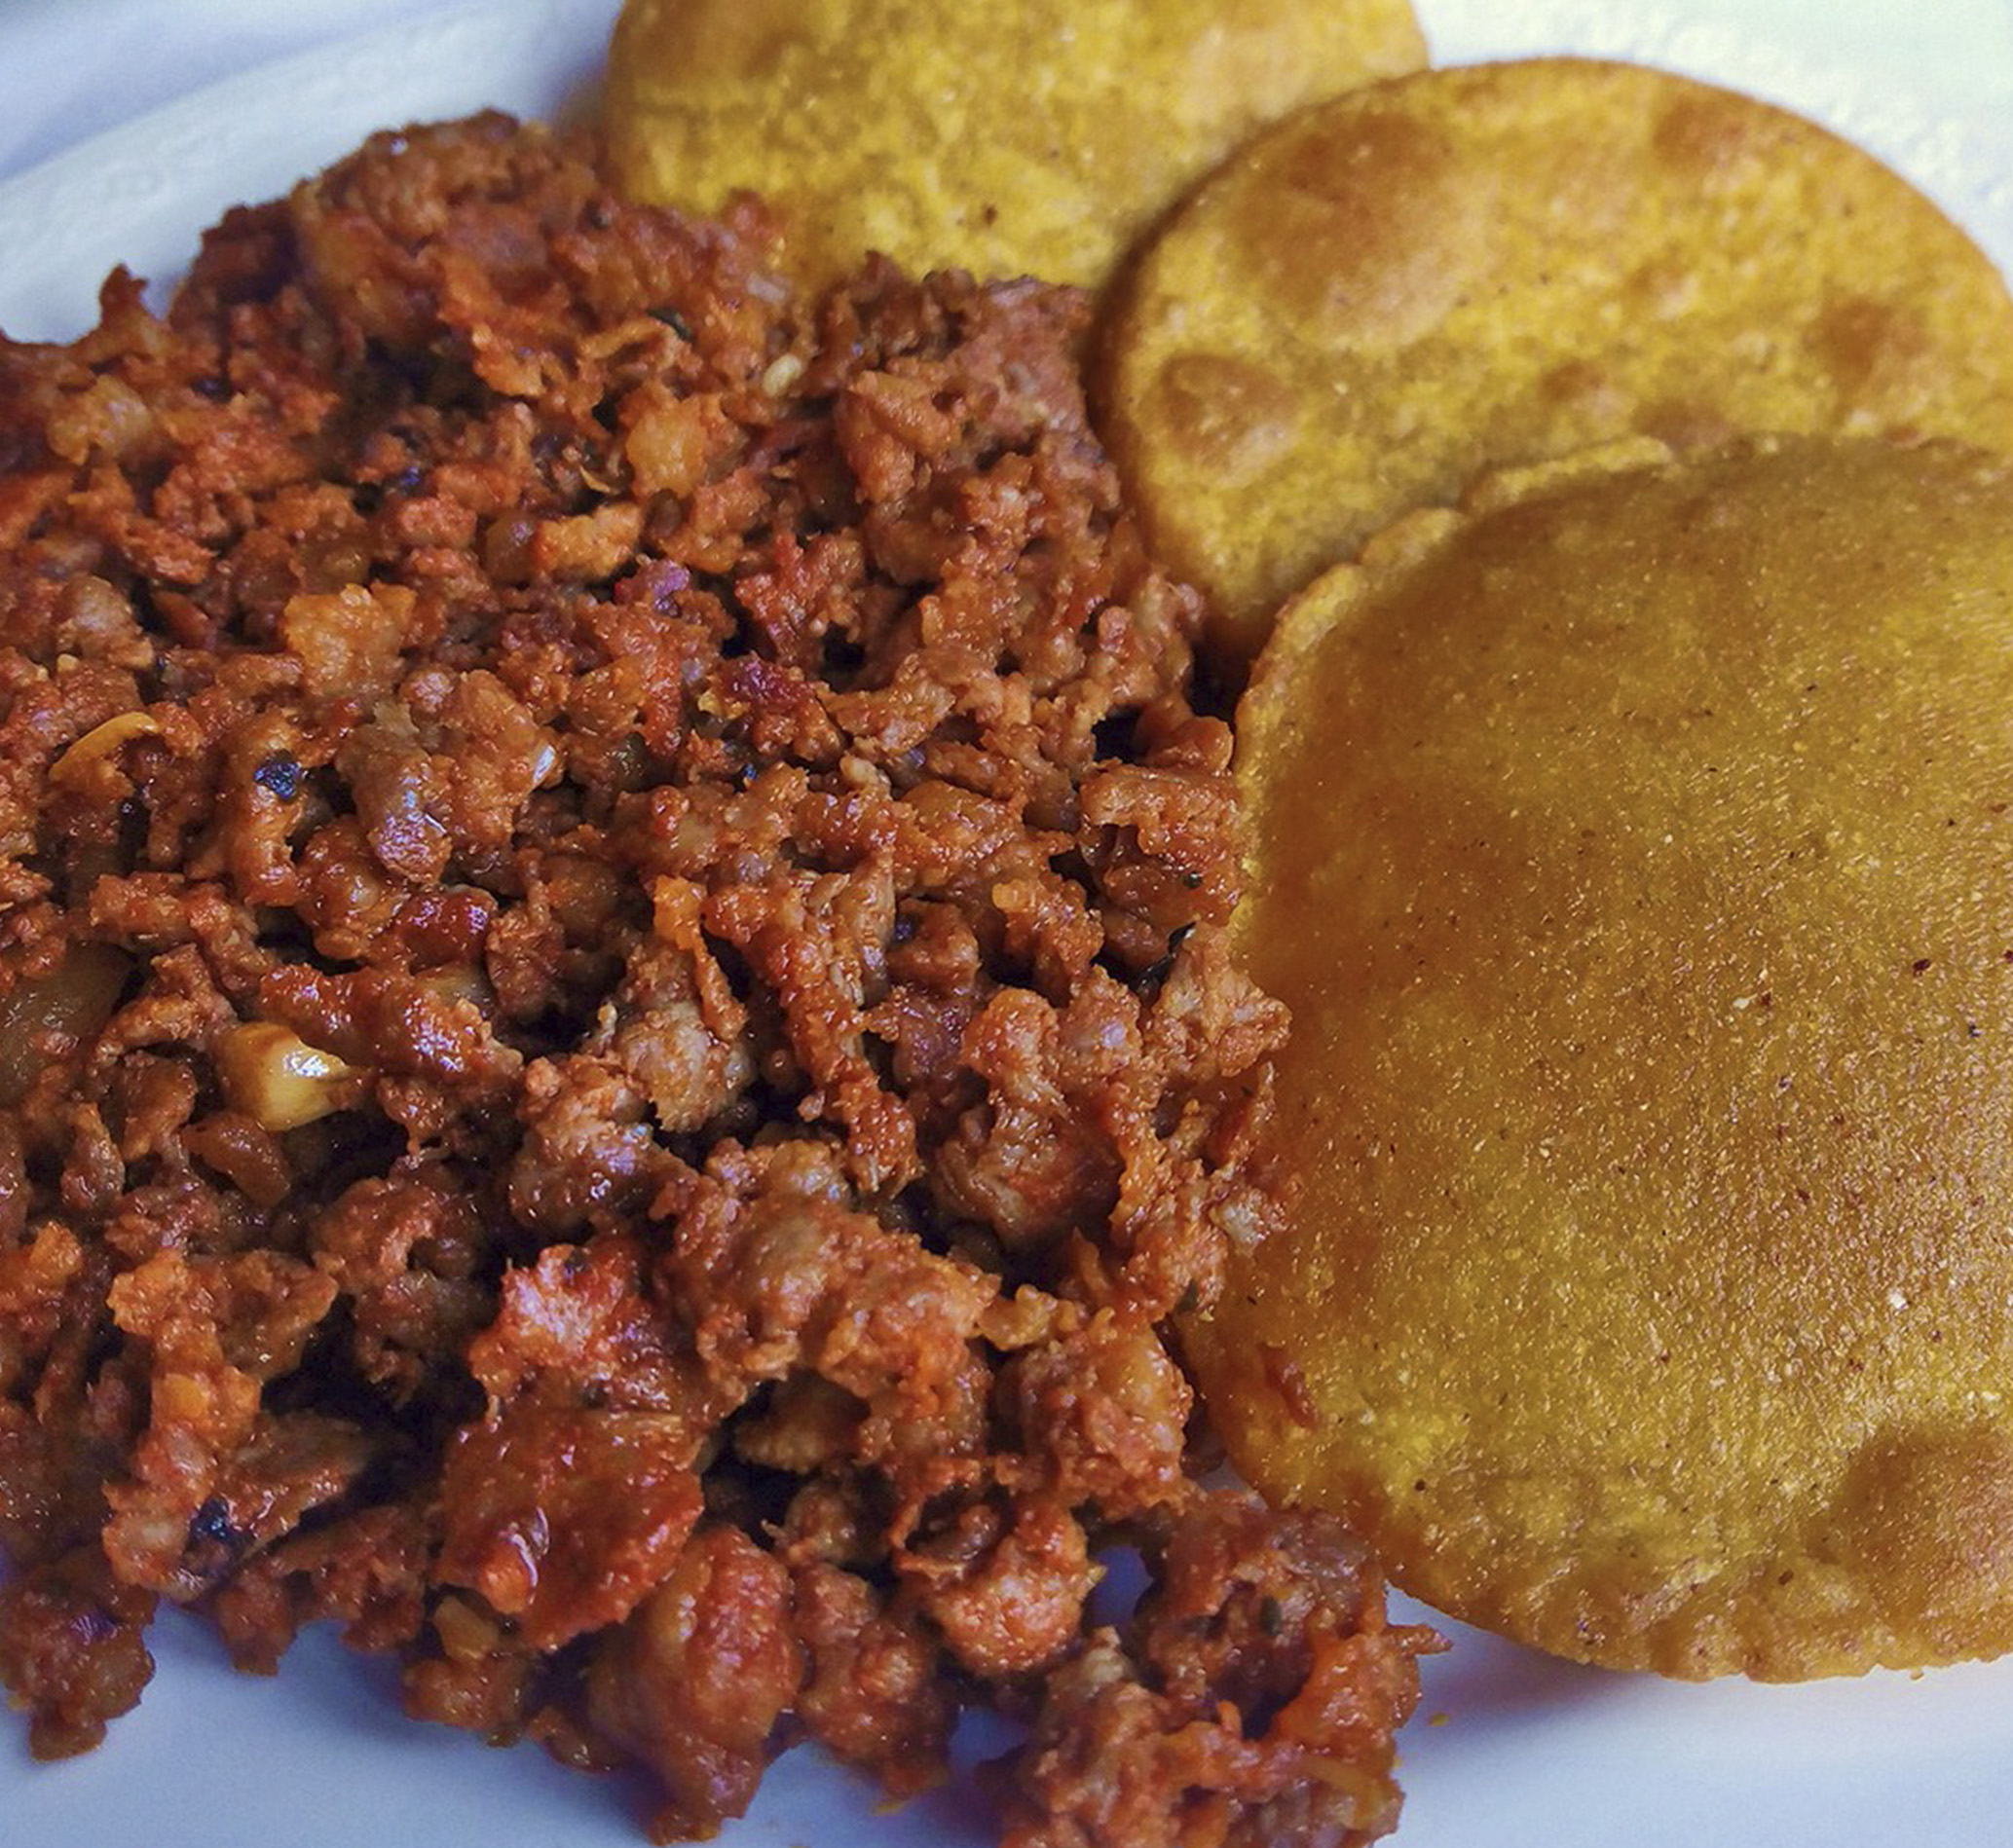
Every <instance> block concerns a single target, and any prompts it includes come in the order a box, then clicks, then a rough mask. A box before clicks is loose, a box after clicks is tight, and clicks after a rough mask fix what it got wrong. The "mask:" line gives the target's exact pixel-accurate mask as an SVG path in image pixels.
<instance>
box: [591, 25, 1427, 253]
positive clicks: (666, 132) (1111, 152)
mask: <svg viewBox="0 0 2013 1848" xmlns="http://www.w3.org/2000/svg"><path fill="white" fill-rule="evenodd" d="M1425 55H1426V54H1425V44H1424V41H1423V40H1422V39H1421V37H1420V33H1419V27H1418V22H1417V20H1416V19H1415V18H1414V17H1413V14H1412V10H1411V8H1410V6H1409V5H1408V4H1406V3H1405V0H1332V3H1329V4H1323V5H1320V6H1310V5H1308V4H1306V0H1016V4H1014V5H1011V6H1004V5H974V6H952V5H949V4H940V3H939V0H629V4H628V5H626V6H625V7H624V8H623V11H622V14H621V17H620V19H619V20H618V21H617V24H616V27H615V38H614V43H613V45H612V47H611V52H610V64H609V74H608V89H607V94H606V105H605V117H606V122H607V127H608V131H609V134H610V137H611V145H612V149H613V153H614V157H615V166H616V170H617V173H618V174H619V176H620V179H621V181H622V184H623V186H624V188H625V190H627V191H628V192H629V193H631V194H632V195H634V196H635V197H637V198H640V199H645V200H650V201H653V202H656V203H668V204H674V205H679V206H683V207H687V208H690V209H697V210H702V211H704V210H712V209H714V208H715V207H717V206H718V205H720V204H721V203H722V202H723V201H724V200H725V198H726V197H727V194H729V193H730V192H732V191H733V190H734V189H736V188H750V189H753V190H755V191H757V192H759V193H761V194H762V195H763V196H764V198H765V199H767V200H768V201H769V202H770V203H772V204H773V205H774V206H775V207H776V209H777V211H778V212H779V214H780V216H781V219H782V222H783V226H784V230H785V234H786V261H787V264H788V266H789V267H790V268H791V269H792V270H794V271H795V272H796V273H798V274H799V275H800V276H801V277H807V278H809V279H810V280H812V281H824V280H829V279H830V278H832V277H835V276H837V275H839V273H841V272H843V271H845V270H847V269H849V268H851V267H852V266H853V265H854V264H855V263H856V262H857V260H858V259H859V257H860V256H861V255H862V254H863V253H864V252H865V251H867V250H869V249H876V250H881V251H884V252H886V253H887V254H888V255H890V256H892V257H894V258H896V259H897V260H898V261H899V262H901V263H902V264H903V265H904V266H905V267H907V268H909V269H911V270H913V271H915V272H918V273H920V272H923V271H928V270H937V269H944V268H948V267H956V268H962V269H967V270H970V271H972V272H974V273H975V274H976V275H979V276H980V277H993V276H1018V275H1022V274H1031V275H1036V276H1040V277H1044V278H1046V279H1048V280H1050V281H1056V282H1071V283H1078V284H1082V285H1085V286H1096V285H1098V284H1100V283H1101V282H1102V281H1103V280H1104V278H1105V277H1106V276H1107V275H1108V273H1109V272H1110V271H1111V269H1112V267H1113V265H1114V264H1115V263H1116V262H1117V261H1118V260H1119V259H1120V257H1121V256H1122V255H1123V254H1124V252H1125V251H1126V250H1127V249H1128V248H1129V247H1130V246H1131V245H1132V244H1133V242H1134V241H1135V240H1137V238H1138V237H1139V236H1140V234H1141V233H1142V232H1143V231H1144V230H1145V228H1146V227H1147V225H1148V224H1149V223H1150V222H1151V221H1152V219H1153V218H1154V217H1155V216H1156V215H1157V214H1158V213H1160V212H1161V211H1162V210H1163V209H1164V208H1165V207H1166V206H1167V205H1169V204H1170V203H1172V202H1173V201H1174V197H1175V196H1176V195H1177V194H1178V193H1179V192H1180V191H1181V190H1182V189H1183V188H1184V187H1185V186H1187V185H1188V184H1189V183H1190V182H1191V181H1192V180H1194V179H1196V178H1197V177H1199V176H1200V175H1201V173H1202V172H1203V171H1205V170H1206V169H1207V168H1208V167H1210V166H1212V165H1214V164H1215V163H1216V162H1217V161H1218V160H1220V159H1221V158H1222V157H1223V156H1224V155H1225V154H1227V153H1228V152H1229V151H1230V149H1231V148H1232V147H1233V146H1234V145H1235V144H1237V143H1238V142H1239V141H1241V140H1243V139H1244V138H1245V137H1246V136H1248V135H1249V133H1250V132H1251V131H1252V130H1253V129H1256V128H1257V127H1258V126H1259V125H1260V124H1263V123H1266V122H1269V121H1271V120H1272V119H1274V118H1275V117H1277V116H1279V115H1281V114H1283V113H1285V112H1286V111H1287V110H1290V109H1294V108H1297V107H1299V106H1300V105H1302V104H1304V103H1308V102H1311V101H1313V100H1315V99H1317V98H1321V97H1325V96H1329V95H1332V94H1334V93H1335V92H1339V91H1343V90H1346V89H1348V88H1350V87H1351V86H1353V85H1356V84H1359V83H1362V82H1364V81H1366V80H1367V79H1370V78H1375V77H1386V76H1392V75H1395V74H1397V73H1399V72H1403V71H1408V70H1413V69H1416V68H1417V67H1418V66H1419V65H1420V64H1422V63H1423V62H1424V61H1425Z"/></svg>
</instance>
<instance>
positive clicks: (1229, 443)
mask: <svg viewBox="0 0 2013 1848" xmlns="http://www.w3.org/2000/svg"><path fill="white" fill-rule="evenodd" d="M1100 395H1101V397H1102V399H1103V401H1104V421H1105V424H1106V426H1107V427H1106V434H1107V439H1108V441H1109V442H1110V444H1111V446H1112V447H1113V449H1114V451H1115V452H1116V454H1117V456H1118V458H1119V460H1120V462H1121V465H1122V467H1123V469H1124V471H1125V473H1126V475H1127V476H1128V478H1129V483H1130V486H1131V487H1132V489H1133V491H1134V493H1135V494H1136V496H1137V498H1138V499H1140V501H1141V502H1142V504H1143V506H1144V508H1145V511H1146V513H1147V516H1148V519H1149V521H1150V524H1151V527H1152V529H1153V532H1154V535H1155V537H1156V539H1157V541H1158V543H1159V545H1160V547H1161V549H1162V551H1163V553H1164V554H1165V555H1166V556H1167V557H1168V558H1169V559H1170V560H1171V561H1172V562H1173V564H1174V566H1175V568H1176V569H1177V570H1179V571H1180V572H1181V573H1184V574H1185V575H1187V576H1188V577H1190V578H1191V579H1192V580H1193V581H1195V582H1197V583H1199V584H1200V585H1201V586H1202V587H1203V588H1204V589H1205V590H1207V591H1208V592H1210V594H1211V595H1212V599H1213V600H1214V602H1215V603H1216V605H1217V606H1218V614H1217V627H1216V632H1215V639H1216V642H1217V644H1218V646H1219V647H1221V648H1222V649H1223V650H1224V651H1225V652H1226V653H1227V654H1228V655H1230V656H1231V657H1232V658H1233V659H1236V660H1246V659H1249V656H1250V655H1252V654H1254V653H1255V652H1256V650H1257V648H1258V647H1259V646H1260V645H1261V644H1262V643H1263V641H1264V638H1265V635H1266V633H1267V630H1268V628H1269V625H1270V622H1271V618H1272V612H1273V610H1275V608H1276V607H1277V605H1278V604H1279V602H1280V600H1281V599H1282V598H1283V597H1285V596H1286V595H1288V594H1289V593H1291V592H1292V591H1295V590H1297V589H1298V588H1300V587H1301V586H1302V585H1303V584H1305V583H1306V582H1307V580H1308V579H1309V578H1310V577H1312V576H1313V575H1314V573H1316V572H1317V571H1319V570H1321V569H1322V568H1323V567H1324V566H1326V565H1329V564H1332V563H1334V562H1336V561H1337V560H1339V559H1343V558H1346V557H1348V556H1349V555H1350V554H1352V553H1353V552H1354V551H1355V549H1356V548H1357V546H1359V545H1360V544H1361V542H1362V541H1363V540H1364V539H1365V538H1367V537H1368V536H1369V535H1370V534H1372V533H1374V532H1376V531H1377V530H1378V529H1379V528H1381V527H1383V526H1384V525H1386V524H1387V523H1388V522H1390V521H1391V520H1393V519H1395V518H1397V517H1398V515H1399V514H1400V513H1402V512H1404V511H1406V510H1407V509H1408V508H1411V507H1413V506H1417V505H1420V504H1423V503H1444V502H1447V501H1449V500H1451V499H1453V498H1454V497H1455V496H1456V495H1457V494H1458V493H1459V491H1460V489H1461V487H1462V486H1463V484H1464V483H1466V482H1467V481H1469V480H1470V479H1472V477H1473V476H1474V475H1475V474H1476V473H1477V472H1478V471H1480V470H1482V469H1484V468H1486V467H1493V466H1502V465H1513V464H1518V463H1523V462H1537V461H1542V460H1545V459H1547V458H1551V457H1557V456H1561V455H1564V454H1567V453H1569V452H1571V451H1572V450H1574V449H1577V448H1580V447H1583V446H1584V445H1588V444H1592V443H1598V442H1604V441H1609V440H1612V439H1615V438H1618V437H1621V436H1624V435H1629V434H1634V433H1646V434H1649V435H1653V436H1657V437H1659V438H1661V439H1663V440H1665V441H1668V442H1671V443H1673V444H1675V445H1678V446H1680V447H1687V448H1689V447H1696V446H1700V445H1709V444H1712V443H1716V442H1719V441H1722V440H1724V439H1725V438H1726V437H1728V436H1729V435H1731V434H1733V433H1734V432H1736V431H1741V430H1779V431H1833V432H1840V433H1847V434H1897V435H1917V434H1935V435H1944V436H1952V437H1957V438H1961V439H1964V440H1967V441H1970V442H1973V443H1978V444H1982V445H1985V446H1986V447H1989V448H1995V449H1996V448H2006V447H2013V299H2009V298H2008V295H2007V292H2006V290H2005V288H2004V286H2003V285H2002V283H2001V281H2000V279H1999V277H1998V276H1997V274H1996V273H1995V271H1994V268H1993V266H1992V264H1991V263H1990V261H1989V260H1988V259H1987V258H1986V257H1985V256H1984V254H1983V253H1982V252H1980V251H1979V250H1978V249H1977V248H1976V247H1975V246H1974V245H1973V244H1972V243H1971V242H1970V241H1969V240H1967V239H1966V238H1965V236H1964V235H1963V234H1962V233H1961V232H1960V231H1959V230H1958V229H1957V227H1956V226H1955V225H1954V224H1952V223H1951V222H1950V220H1949V219H1948V218H1946V217H1945V216H1944V214H1943V213H1942V212H1941V211H1940V210H1939V209H1938V208H1937V207H1936V206H1935V205H1934V204H1932V203H1930V202H1929V201H1928V200H1927V199H1925V198H1924V197H1923V196H1922V195H1921V194H1920V193H1919V192H1917V191H1916V190H1915V189H1914V188H1913V187H1912V186H1910V185H1909V184H1908V183H1907V182H1906V181H1904V180H1903V179H1901V178H1900V177H1899V176H1898V175H1896V174H1895V173H1894V172H1893V171H1892V170H1891V169H1889V168H1887V167H1885V166H1883V165H1882V164H1881V163H1880V162H1878V161H1877V160H1875V159H1874V158H1873V157H1872V156H1871V155H1869V154H1866V153H1864V152H1862V151H1861V150H1860V149H1858V148H1856V147H1853V146H1852V145H1850V144H1849V143H1847V142H1845V141H1844V140H1842V139H1840V138H1839V137H1837V136H1836V135H1833V134H1831V133H1829V132H1828V131H1826V130H1825V129H1820V128H1817V127H1816V126H1814V125H1813V124H1811V123H1809V122H1807V121H1805V120H1803V119H1802V118H1801V117H1798V116H1794V115H1791V114H1789V113H1787V112H1785V111H1783V110H1781V109H1777V108H1773V107H1771V106H1770V105H1768V104H1765V103H1762V102H1758V101H1755V100H1753V99H1752V98H1749V97H1747V96H1743V95H1738V94H1735V93H1733V92H1728V91H1724V90H1719V89H1715V88H1712V87H1710V86H1707V85H1704V84H1701V83H1696V82H1694V81H1692V80H1690V79H1687V78H1683V77H1678V76H1673V75H1670V74H1668V73H1665V72H1661V71H1656V70H1650V69H1645V68H1642V67H1640V66H1635V65H1629V64H1620V63H1612V62H1601V61H1594V60H1587V59H1577V58H1537V59H1527V60H1521V61H1516V62H1508V63H1500V64H1484V65H1473V66H1469V67H1465V68H1450V69H1442V70H1433V71H1423V72H1420V73H1418V74H1416V75H1412V76H1407V77H1402V78H1398V79H1395V80H1392V81H1390V82H1387V83H1382V84H1377V85H1372V86H1369V87H1366V88H1363V89H1361V90H1358V91H1356V92H1352V93H1351V94H1349V95H1346V96H1342V97H1339V98H1337V99H1335V100H1333V101H1331V102H1329V103H1326V104H1324V105H1323V106H1321V107H1320V108H1317V109H1314V110H1310V111H1307V112H1303V113H1302V114H1301V115H1299V116H1297V117H1295V118H1293V119H1292V120H1291V121H1289V122H1287V123H1285V124H1283V125H1281V126H1279V127H1277V128H1275V129H1271V130H1269V131H1267V132H1266V133H1264V134H1263V135H1261V136H1259V137H1258V138H1257V139H1256V140H1254V141H1253V142H1251V143H1250V144H1249V145H1248V146H1246V147H1245V148H1244V149H1242V150H1241V151H1240V152H1239V153H1238V154H1237V155H1236V156H1235V157H1234V158H1233V159H1232V160H1231V161H1229V162H1228V163H1227V164H1226V165H1225V166H1224V167H1223V168H1222V169H1221V170H1220V171H1218V172H1217V173H1216V174H1215V175H1214V176H1213V177H1212V179H1211V180H1210V181H1209V182H1207V183H1206V184H1205V185H1204V186H1203V187H1202V188H1201V189H1200V190H1199V191H1198V192H1197V193H1196V194H1194V195H1193V196H1192V197H1191V198H1190V199H1189V201H1188V202H1187V203H1185V204H1184V205H1183V206H1182V207H1181V208H1180V210H1179V211H1178V212H1177V213H1176V214H1174V216H1173V218H1172V219H1171V220H1170V221H1169V222H1168V223H1167V224H1166V225H1165V226H1164V228H1163V229H1162V231H1161V232H1160V233H1159V235H1158V236H1157V237H1156V239H1155V240H1153V242H1152V243H1151V244H1150V245H1149V247H1148V248H1147V250H1146V251H1145V253H1144V254H1143V256H1142V257H1141V260H1140V262H1139V264H1138V265H1137V270H1136V271H1135V272H1133V273H1132V274H1131V275H1130V277H1129V278H1128V282H1127V284H1126V286H1125V287H1124V289H1123V290H1122V291H1121V295H1120V299H1119V300H1118V301H1117V302H1116V304H1115V305H1114V314H1113V317H1112V325H1111V327H1110V330H1109V337H1108V340H1107V342H1106V343H1105V353H1104V357H1103V360H1102V363H1101V377H1100Z"/></svg>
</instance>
